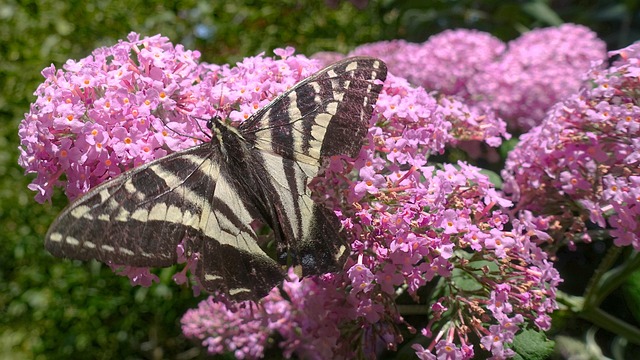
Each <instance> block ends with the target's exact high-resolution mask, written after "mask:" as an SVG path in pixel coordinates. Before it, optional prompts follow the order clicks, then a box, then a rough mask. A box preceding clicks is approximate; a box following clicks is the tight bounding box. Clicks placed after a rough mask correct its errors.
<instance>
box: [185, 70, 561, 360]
mask: <svg viewBox="0 0 640 360" xmlns="http://www.w3.org/2000/svg"><path fill="white" fill-rule="evenodd" d="M452 108H453V109H458V108H459V107H456V106H453V107H452ZM456 114H458V115H461V120H460V121H459V122H458V123H457V125H460V126H465V124H469V123H473V121H478V122H482V121H483V120H482V119H483V117H480V118H479V119H468V117H469V116H468V115H469V114H468V113H467V114H465V113H464V112H459V113H457V112H455V111H453V110H451V108H449V107H447V108H444V107H443V106H442V105H441V104H440V103H438V101H436V100H435V99H433V98H431V97H430V96H428V95H427V93H426V92H425V91H424V90H423V89H422V88H412V87H411V86H409V85H408V83H407V82H406V81H405V80H403V79H401V78H397V77H395V76H393V75H389V77H388V78H387V81H386V82H385V86H384V88H383V92H382V93H381V95H380V97H379V100H378V102H377V105H376V109H375V112H374V116H373V118H372V126H371V128H370V132H369V133H370V141H369V145H368V146H366V147H365V148H363V149H362V151H361V152H360V155H359V156H358V158H357V159H355V163H354V165H353V167H354V168H353V171H354V172H357V174H359V175H358V176H357V179H356V180H349V179H345V178H344V177H340V176H332V175H335V174H333V173H332V171H333V170H334V168H333V167H329V169H328V170H327V172H328V174H327V177H326V178H324V179H322V180H321V181H319V182H317V183H315V184H314V189H315V190H316V191H317V192H320V193H322V194H330V195H331V197H333V198H346V199H347V200H348V202H349V203H355V204H356V205H355V206H354V207H343V212H342V215H343V225H344V227H345V228H346V229H347V230H348V231H349V233H350V234H351V236H352V238H353V239H354V240H353V243H352V249H353V251H354V253H355V254H356V258H353V259H351V260H350V262H349V263H348V264H347V268H348V269H347V270H346V271H345V272H343V273H340V274H335V275H325V276H323V277H315V278H305V279H302V280H299V279H297V278H296V277H295V276H293V274H290V280H289V281H285V284H284V290H283V291H284V293H286V296H285V295H282V294H281V293H280V292H279V291H277V290H274V291H272V293H271V294H270V295H269V296H267V297H266V298H264V299H262V300H261V301H260V303H259V304H257V305H245V306H248V307H251V308H252V309H253V311H254V314H256V313H259V314H260V317H261V318H262V321H263V324H264V325H263V327H262V328H261V329H262V330H261V331H262V332H261V333H260V334H258V335H256V337H257V338H258V339H261V340H264V341H266V339H268V338H270V337H274V334H278V335H279V336H276V338H282V339H283V340H282V342H281V343H280V344H279V346H280V347H281V348H282V349H283V351H284V353H285V355H287V354H294V353H295V354H296V355H297V356H299V357H302V358H311V359H314V358H317V359H324V358H353V357H355V356H364V357H367V358H370V357H375V355H376V354H377V353H378V352H379V351H380V350H383V349H391V350H392V349H394V348H395V346H396V345H397V344H398V343H400V342H401V341H402V336H401V334H400V328H401V327H408V328H409V329H412V328H411V326H410V325H409V324H407V323H406V322H405V321H404V320H403V318H402V316H401V315H400V314H399V313H398V311H397V307H396V304H395V300H396V298H397V296H399V294H401V293H407V294H409V295H410V296H412V297H414V299H416V300H419V299H418V295H417V292H418V291H419V290H420V289H421V288H424V287H425V286H434V285H435V283H437V280H438V279H440V278H444V279H446V280H445V282H444V284H446V285H443V286H444V287H443V289H441V290H442V291H441V293H440V294H439V296H438V297H437V298H435V299H432V300H433V302H434V303H433V304H431V305H430V306H429V305H423V306H424V312H425V313H428V312H429V311H430V310H433V309H439V310H438V312H437V313H438V314H439V315H438V316H436V317H434V319H433V320H432V321H431V322H430V323H429V325H428V327H427V328H425V329H423V330H422V333H423V334H424V335H425V336H426V337H428V338H429V341H427V342H426V344H425V347H422V346H421V347H420V348H416V350H417V352H418V353H419V354H421V355H420V356H423V357H424V358H428V356H431V355H427V354H432V351H435V352H436V353H438V352H439V351H441V349H443V348H446V349H452V350H451V351H453V352H456V353H458V354H459V355H460V358H472V357H473V356H474V349H473V345H472V344H471V342H470V340H469V336H470V334H471V333H473V334H475V336H477V337H479V338H482V339H483V342H482V343H481V344H483V345H482V346H484V347H485V348H486V350H487V351H489V352H491V353H492V354H493V355H494V356H496V358H500V357H506V356H510V355H512V353H511V351H510V350H509V349H508V347H507V344H508V343H510V342H511V341H513V338H514V336H515V334H516V333H517V332H518V331H519V330H520V329H521V328H522V327H524V326H528V325H527V324H535V325H536V326H538V327H539V328H541V329H548V328H549V326H550V319H549V315H548V314H549V313H550V312H552V311H553V310H554V309H555V288H556V286H557V284H558V282H559V277H558V274H557V272H556V271H555V270H554V269H553V267H552V263H550V262H548V261H547V260H546V255H545V254H544V253H543V252H542V251H541V250H540V249H539V248H537V246H536V245H535V243H534V242H533V241H532V240H531V239H530V235H529V234H532V233H534V231H533V230H534V229H535V228H534V227H533V226H532V224H528V223H525V222H517V221H516V226H515V228H514V229H511V230H510V231H507V230H505V229H504V225H505V224H506V223H507V222H508V221H509V218H508V216H507V215H505V214H504V213H502V212H501V211H500V210H499V208H500V206H509V205H510V202H509V201H507V200H504V199H502V198H501V197H500V196H499V195H498V193H497V192H496V190H495V189H494V188H493V186H492V185H491V183H490V182H489V181H488V179H487V178H486V176H484V175H481V174H480V173H479V169H477V168H474V167H471V166H469V165H466V164H464V163H460V164H458V167H459V168H458V167H456V166H453V165H445V166H444V168H443V169H441V170H437V169H436V168H434V167H432V166H428V165H427V163H426V162H427V160H428V158H429V155H430V154H433V153H439V152H440V151H442V150H443V149H444V147H445V145H446V144H447V143H451V142H455V141H456V140H455V139H454V138H453V137H452V136H451V135H450V134H451V132H452V129H451V127H452V122H449V121H447V119H448V118H449V119H450V118H453V117H455V115H456ZM463 115H467V120H469V121H467V120H464V118H463V117H462V116H463ZM471 120H473V121H471ZM338 172H339V173H343V171H342V169H338ZM510 263H519V264H521V265H520V266H507V265H505V264H510ZM481 264H482V265H481ZM464 274H473V275H469V276H467V275H464ZM463 280H465V281H471V282H473V283H474V284H477V287H474V288H462V287H460V286H459V285H456V284H457V283H458V282H462V281H463ZM522 285H524V286H522ZM285 299H287V300H285ZM423 300H426V299H423ZM229 311H232V312H233V311H236V314H237V315H236V316H237V318H242V317H243V316H244V315H243V314H244V313H243V311H240V310H237V309H235V308H233V307H229V306H228V305H226V304H219V303H212V302H210V301H206V302H202V303H201V304H200V306H199V308H198V309H194V310H191V311H189V312H188V313H187V314H186V315H185V317H184V318H183V319H182V323H183V329H184V331H185V334H186V335H187V336H189V337H193V338H197V339H200V340H201V341H202V342H203V344H207V343H208V342H210V341H211V340H210V339H219V337H220V335H219V332H218V331H219V330H218V329H214V328H209V327H207V326H206V324H207V323H209V322H210V321H213V319H215V318H217V317H219V316H227V315H226V314H228V312H229ZM489 314H491V315H489ZM248 319H249V320H247V321H248V323H247V326H246V327H244V326H238V327H237V328H235V331H237V333H236V334H238V335H234V336H240V337H242V338H244V337H250V336H252V334H254V333H255V331H256V329H255V328H254V327H253V326H252V323H253V321H254V320H255V318H254V317H249V318H248ZM451 319H456V321H454V322H451ZM265 333H269V334H270V335H268V336H267V335H265ZM445 345H447V346H445ZM234 346H235V345H229V346H227V347H225V348H224V349H219V350H220V351H216V352H222V351H236V350H235V347H234ZM261 346H262V347H264V346H266V344H263V345H261ZM210 349H211V348H210ZM236 355H238V353H237V352H236ZM242 356H244V357H252V354H242Z"/></svg>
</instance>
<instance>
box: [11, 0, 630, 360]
mask: <svg viewBox="0 0 640 360" xmlns="http://www.w3.org/2000/svg"><path fill="white" fill-rule="evenodd" d="M567 22H571V23H577V24H582V25H585V26H587V27H589V28H591V29H592V30H593V31H595V32H596V33H597V34H598V35H599V37H600V38H601V39H603V40H605V41H606V42H607V45H608V49H609V50H613V49H618V48H621V47H624V46H627V45H629V44H630V43H632V42H633V41H634V40H635V39H638V38H640V2H636V1H620V2H611V1H606V0H600V1H593V0H592V1H553V0H549V1H542V0H540V1H511V2H503V1H498V0H490V1H472V0H463V1H452V0H449V1H446V0H440V1H421V0H416V1H394V0H378V1H366V0H355V1H340V0H328V1H295V0H279V1H251V0H235V1H215V0H207V1H197V0H191V1H189V0H187V1H140V2H136V3H132V2H130V1H77V0H76V1H66V2H60V1H54V0H33V1H13V0H4V1H3V2H2V3H0V358H2V359H61V358H68V357H69V356H71V355H72V358H105V359H107V358H119V359H141V358H144V359H162V358H176V359H190V358H198V357H202V356H203V355H204V354H203V353H202V351H201V350H200V347H199V346H197V345H194V344H192V343H190V342H189V341H187V340H186V339H184V338H183V337H182V335H181V331H180V324H179V321H180V317H181V316H182V314H184V312H185V311H186V310H187V309H189V308H192V307H195V305H196V303H197V302H198V301H199V299H198V298H194V297H193V295H192V292H191V290H190V289H187V288H181V287H178V286H176V285H174V284H172V283H171V279H170V275H171V274H172V273H173V271H167V272H161V273H159V275H160V277H161V279H162V283H161V284H160V285H156V286H153V287H151V288H140V287H131V286H130V285H129V281H128V279H127V278H123V277H118V276H115V275H113V273H112V271H111V270H110V269H109V268H108V267H106V266H102V265H100V264H98V263H95V262H87V263H82V262H74V261H62V260H59V259H54V258H53V257H51V256H50V255H49V254H48V253H46V252H45V250H44V248H43V238H44V234H45V232H46V230H47V227H48V226H49V224H50V223H51V222H52V220H53V219H54V217H55V216H56V215H57V214H58V212H59V211H60V210H61V209H62V208H63V207H64V206H65V205H66V203H67V201H66V199H65V198H64V197H63V196H62V194H58V195H57V196H56V197H54V201H53V203H52V204H45V205H40V204H38V203H36V202H35V201H34V200H33V197H34V193H33V192H31V191H29V190H28V189H27V185H28V184H29V182H30V181H31V178H30V177H27V176H25V175H24V174H23V170H22V168H20V167H19V166H18V164H17V158H18V145H19V142H18V135H17V129H18V124H19V122H20V120H21V119H22V117H23V116H24V113H26V112H27V111H28V109H29V104H30V103H31V102H32V101H34V100H35V97H34V96H33V92H34V91H35V90H36V87H37V86H38V85H39V84H40V83H41V82H42V80H43V78H42V76H41V75H40V71H41V70H42V69H43V68H44V67H46V66H49V65H50V64H52V63H53V64H55V66H56V67H58V68H60V67H61V66H62V65H63V64H64V63H65V61H66V60H67V59H79V58H83V57H85V56H87V55H89V54H90V53H91V51H92V50H93V49H95V48H97V47H100V46H110V45H112V44H114V43H116V42H117V40H118V39H124V38H126V36H127V34H128V33H129V32H131V31H135V32H138V33H140V34H141V35H143V36H144V35H154V34H158V33H160V34H162V35H164V36H167V37H169V39H170V40H171V41H172V42H173V43H174V44H183V45H184V46H185V47H186V48H187V49H192V50H199V51H200V52H201V53H202V57H201V60H202V61H205V62H209V63H219V64H221V63H234V62H235V61H238V60H240V59H242V58H243V57H246V56H253V55H256V54H258V53H260V52H262V51H265V52H266V54H267V55H272V53H271V50H273V49H274V48H277V47H285V46H293V47H295V48H296V49H297V51H298V52H299V53H303V54H306V55H312V54H314V53H316V52H318V51H339V52H344V53H346V52H348V51H350V50H352V49H353V48H354V47H355V46H357V45H360V44H364V43H368V42H374V41H379V40H391V39H405V40H409V41H413V42H422V41H425V40H426V39H428V38H429V36H431V35H435V34H438V33H440V32H442V31H444V30H446V29H456V28H471V29H478V30H482V31H486V32H489V33H491V34H492V35H494V36H496V37H498V38H500V39H501V40H503V41H509V40H512V39H514V38H517V37H518V36H519V35H520V34H522V33H524V32H527V31H528V30H530V29H532V28H536V27H547V26H556V25H560V24H562V23H567Z"/></svg>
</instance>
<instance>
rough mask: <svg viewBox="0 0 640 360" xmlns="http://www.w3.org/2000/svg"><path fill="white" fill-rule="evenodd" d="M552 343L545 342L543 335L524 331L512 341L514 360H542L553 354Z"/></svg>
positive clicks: (532, 331) (545, 338)
mask: <svg viewBox="0 0 640 360" xmlns="http://www.w3.org/2000/svg"><path fill="white" fill-rule="evenodd" d="M553 345H554V343H553V341H549V340H547V337H546V335H545V334H544V333H542V332H538V331H534V330H524V331H523V332H521V333H519V334H518V335H516V337H515V339H514V340H513V350H514V351H515V352H516V354H517V355H516V356H515V357H514V359H516V360H525V359H526V360H544V359H548V358H549V356H550V355H551V353H553Z"/></svg>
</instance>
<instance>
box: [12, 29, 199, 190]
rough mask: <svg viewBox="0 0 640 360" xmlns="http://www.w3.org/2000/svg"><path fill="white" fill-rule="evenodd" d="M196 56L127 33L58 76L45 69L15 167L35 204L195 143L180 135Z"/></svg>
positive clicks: (189, 129)
mask: <svg viewBox="0 0 640 360" xmlns="http://www.w3.org/2000/svg"><path fill="white" fill-rule="evenodd" d="M199 56H200V54H199V53H198V52H197V51H187V50H184V48H182V47H181V46H176V47H174V46H173V45H172V44H171V43H169V42H168V39H167V38H164V37H161V36H154V37H150V38H145V39H144V40H140V39H139V38H138V35H137V34H131V35H130V36H129V40H128V41H120V42H119V43H118V44H117V45H114V46H112V47H109V48H101V49H97V50H95V51H94V52H93V54H92V55H91V56H89V57H86V58H84V59H81V60H79V61H73V60H69V61H67V63H66V64H65V65H64V66H63V69H56V68H55V66H53V65H52V66H50V67H48V68H46V69H44V70H43V71H42V75H43V76H44V78H45V81H44V83H42V84H41V85H40V86H39V87H38V89H37V90H36V92H35V95H36V96H37V99H36V101H35V102H34V103H33V104H32V105H31V109H30V111H29V113H27V114H26V115H25V119H24V120H23V121H22V122H21V124H20V128H19V135H20V138H21V146H20V151H21V154H20V158H19V163H20V165H22V166H23V167H24V168H25V169H26V172H27V173H34V174H36V178H35V179H34V180H33V182H32V183H31V184H30V185H29V188H30V189H31V190H34V191H37V195H36V200H37V201H39V202H44V201H46V200H48V199H49V198H50V197H51V195H52V192H53V189H54V187H56V186H62V187H64V190H65V193H66V194H67V196H68V197H69V198H71V199H73V198H75V197H77V196H79V195H81V194H83V193H84V192H86V191H87V190H88V189H90V188H92V187H94V186H96V185H97V184H99V183H101V182H104V181H105V180H107V179H109V178H112V177H115V176H117V175H118V174H120V173H122V172H124V171H125V170H127V169H130V168H132V167H135V166H137V165H140V164H143V163H145V162H148V161H150V160H152V159H156V158H160V157H162V156H165V155H166V154H167V153H168V152H171V151H177V150H181V149H184V148H188V147H190V146H193V145H194V144H195V143H197V142H198V140H194V139H189V138H187V137H185V136H182V135H181V134H193V133H195V129H194V127H196V123H195V122H191V121H187V117H188V114H189V113H190V112H194V111H195V112H197V110H196V109H194V108H193V104H192V102H191V99H190V97H189V88H190V87H191V86H193V85H194V84H195V83H196V82H197V80H198V79H199V75H201V74H202V73H203V72H204V71H206V70H207V69H206V68H205V67H203V66H199V65H198V64H197V60H198V58H199ZM198 138H199V139H201V138H202V136H199V137H198ZM62 179H64V181H63V180H62Z"/></svg>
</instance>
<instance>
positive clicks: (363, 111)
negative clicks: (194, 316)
mask: <svg viewBox="0 0 640 360" xmlns="http://www.w3.org/2000/svg"><path fill="white" fill-rule="evenodd" d="M386 75H387V68H386V65H385V64H384V62H382V61H381V60H379V59H375V58H371V57H352V58H347V59H344V60H341V61H338V62H336V63H334V64H332V65H329V66H327V67H326V68H324V69H322V70H320V71H318V72H317V73H315V74H313V75H312V76H310V77H308V78H306V79H304V80H302V81H300V82H299V83H297V84H296V85H295V86H293V87H292V88H291V89H289V90H288V91H286V92H285V93H283V94H282V95H280V96H278V97H277V98H276V99H274V100H273V101H272V102H270V103H269V104H268V105H266V106H265V107H263V108H262V109H260V110H258V111H257V112H256V113H255V114H254V115H253V116H251V117H250V118H249V119H247V120H246V121H244V122H242V123H241V124H240V125H239V126H237V127H235V126H232V125H230V124H228V123H226V122H225V121H223V120H222V119H220V118H213V119H212V120H211V121H210V122H209V123H208V127H209V128H210V130H211V140H210V141H209V142H205V143H203V144H200V145H197V146H195V147H192V148H189V149H186V150H183V151H179V152H176V153H173V154H170V155H167V156H165V157H163V158H160V159H157V160H155V161H152V162H150V163H147V164H145V165H142V166H139V167H137V168H134V169H131V170H129V171H127V172H124V173H122V174H120V175H119V176H117V177H116V178H114V179H111V180H109V181H107V182H105V183H102V184H100V185H99V186H97V187H95V188H93V189H91V190H90V191H89V192H87V193H86V194H84V195H82V196H81V197H79V198H78V199H76V200H75V201H74V202H72V203H71V204H70V205H69V206H68V207H67V208H66V209H64V210H63V211H62V213H61V214H60V215H59V216H58V218H57V219H56V220H55V221H54V222H53V224H52V225H51V227H50V228H49V231H48V232H47V235H46V240H45V247H46V249H47V250H48V251H49V252H50V253H51V254H53V255H55V256H58V257H65V258H72V259H79V260H89V259H97V260H99V261H102V262H105V263H111V264H118V265H129V266H134V267H166V266H171V265H174V264H176V263H177V261H178V255H177V251H176V249H177V246H178V245H179V244H184V245H185V248H186V251H187V253H189V254H194V253H197V254H198V265H197V267H196V270H195V273H196V276H197V277H198V279H199V281H200V283H201V284H202V285H203V286H204V288H205V289H206V290H208V291H222V292H226V293H227V294H228V295H229V296H231V297H232V298H234V299H259V298H261V297H263V296H264V295H266V294H267V293H268V292H269V291H270V290H271V289H272V288H273V287H274V286H277V285H278V284H279V283H281V282H282V280H283V279H284V277H285V272H284V265H294V266H296V267H298V268H299V269H300V270H301V273H302V275H304V276H306V275H312V274H322V273H327V272H332V271H336V270H339V269H340V267H341V266H342V265H343V264H344V261H345V260H346V258H347V257H348V256H349V253H350V251H349V250H350V248H349V246H348V245H349V244H348V243H347V241H346V239H345V235H344V234H343V233H342V231H341V223H340V221H339V219H338V218H337V216H336V215H335V214H334V212H333V211H332V210H330V209H328V208H326V207H324V206H323V205H321V204H317V203H315V202H314V201H313V200H312V198H311V191H310V189H309V188H308V186H307V185H308V183H309V182H310V181H311V179H313V178H314V177H316V176H317V175H318V173H319V171H321V169H322V167H323V164H325V162H326V161H327V160H328V159H329V158H330V157H332V156H334V155H345V156H350V157H354V156H356V155H357V154H358V151H359V149H360V147H361V146H362V144H363V141H364V139H365V137H366V134H367V129H368V124H369V120H370V119H371V116H372V113H373V108H374V106H375V103H376V101H377V99H378V95H379V93H380V91H381V90H382V82H383V81H384V80H385V78H386ZM255 221H259V222H261V223H263V224H266V225H268V226H269V227H270V228H271V230H272V231H273V236H274V239H275V244H276V250H277V259H276V260H274V259H273V258H271V257H270V256H269V255H267V253H266V252H265V251H264V250H263V249H262V248H261V247H260V246H259V242H258V235H257V234H256V231H255V229H254V227H253V226H252V224H253V223H254V222H255Z"/></svg>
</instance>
